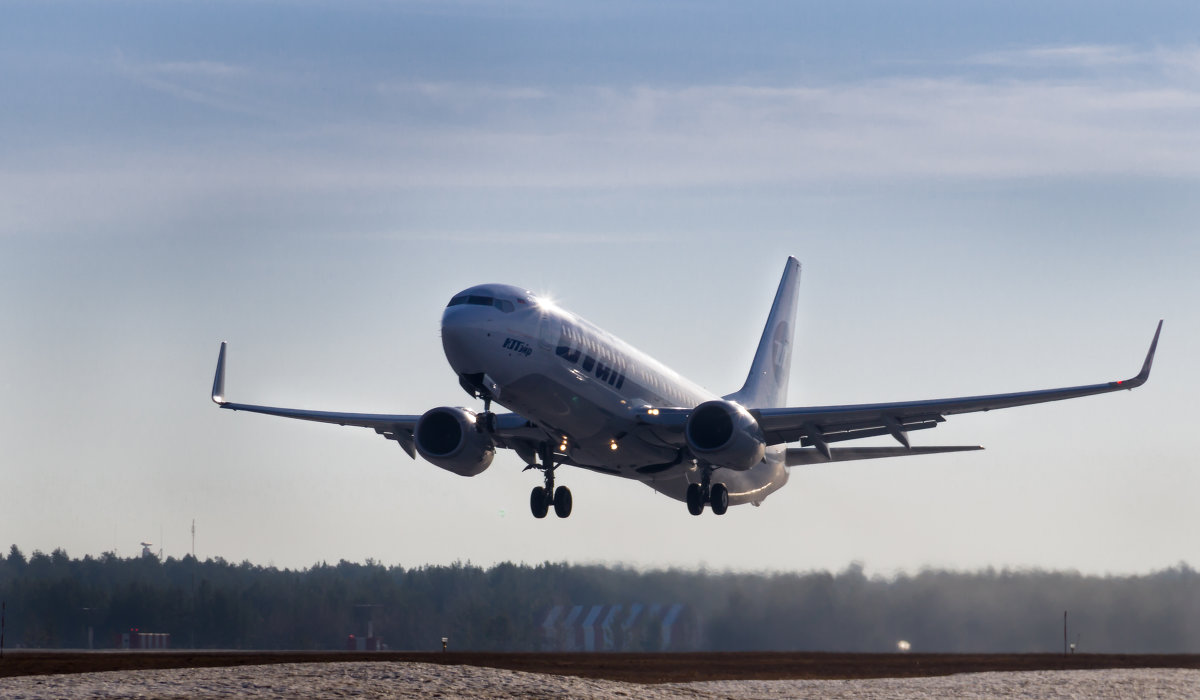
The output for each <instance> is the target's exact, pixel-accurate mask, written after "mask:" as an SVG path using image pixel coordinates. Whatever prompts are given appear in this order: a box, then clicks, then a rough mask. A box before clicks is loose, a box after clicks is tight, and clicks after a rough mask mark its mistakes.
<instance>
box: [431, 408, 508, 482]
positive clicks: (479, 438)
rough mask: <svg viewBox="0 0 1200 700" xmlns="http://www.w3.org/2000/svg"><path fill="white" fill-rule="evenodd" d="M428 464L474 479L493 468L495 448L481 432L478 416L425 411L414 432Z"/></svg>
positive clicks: (453, 410) (460, 411)
mask: <svg viewBox="0 0 1200 700" xmlns="http://www.w3.org/2000/svg"><path fill="white" fill-rule="evenodd" d="M413 441H414V442H415V443H416V447H417V452H418V453H420V455H421V457H423V458H425V461H427V462H430V463H432V464H434V465H436V466H439V467H441V468H442V469H445V470H446V471H448V472H454V473H455V474H458V475H459V476H475V475H476V474H480V473H482V472H483V470H485V469H487V468H488V467H489V466H491V464H492V458H493V457H495V456H496V446H495V444H494V443H493V442H492V438H491V436H489V435H488V434H487V433H484V432H482V431H481V430H479V428H478V422H477V420H476V416H475V412H474V411H470V410H468V409H465V408H451V407H448V406H442V407H440V408H432V409H430V410H428V411H426V412H425V413H424V414H423V415H422V416H421V418H420V419H419V420H417V427H416V429H415V430H414V431H413Z"/></svg>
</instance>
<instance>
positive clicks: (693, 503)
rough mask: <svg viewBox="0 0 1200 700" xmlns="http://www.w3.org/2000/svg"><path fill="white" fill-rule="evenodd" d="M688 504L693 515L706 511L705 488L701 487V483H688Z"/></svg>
mask: <svg viewBox="0 0 1200 700" xmlns="http://www.w3.org/2000/svg"><path fill="white" fill-rule="evenodd" d="M687 506H688V512H689V513H691V514H692V515H700V514H701V513H703V512H704V489H702V488H701V487H700V484H688V487H687Z"/></svg>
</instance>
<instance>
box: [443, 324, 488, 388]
mask: <svg viewBox="0 0 1200 700" xmlns="http://www.w3.org/2000/svg"><path fill="white" fill-rule="evenodd" d="M470 311H471V309H459V308H451V309H447V310H446V313H445V314H443V315H442V350H443V351H444V352H445V353H446V359H447V360H448V361H449V362H450V367H451V368H453V369H454V371H455V372H457V373H458V374H475V373H478V372H482V371H484V368H483V367H482V366H481V360H480V355H481V353H480V352H479V350H480V349H481V348H482V346H483V343H484V341H485V339H486V336H487V333H486V331H484V330H482V329H480V328H479V325H478V324H477V323H474V322H473V321H475V320H478V319H471V318H469V317H470V316H472V315H473V314H471V313H470Z"/></svg>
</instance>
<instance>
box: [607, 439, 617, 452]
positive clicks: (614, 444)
mask: <svg viewBox="0 0 1200 700" xmlns="http://www.w3.org/2000/svg"><path fill="white" fill-rule="evenodd" d="M608 449H610V450H616V449H617V441H616V440H613V441H611V442H609V443H608Z"/></svg>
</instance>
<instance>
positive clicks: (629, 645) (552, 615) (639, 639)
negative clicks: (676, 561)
mask: <svg viewBox="0 0 1200 700" xmlns="http://www.w3.org/2000/svg"><path fill="white" fill-rule="evenodd" d="M541 629H542V648H543V649H544V650H545V651H691V650H694V649H697V648H699V646H700V644H699V637H698V631H699V625H698V624H697V622H696V615H695V613H694V612H693V611H692V609H691V608H690V607H689V606H687V605H684V604H683V603H674V604H669V605H663V604H659V603H651V604H645V603H632V604H628V605H624V604H617V605H603V604H599V605H556V606H554V607H552V608H550V609H549V610H547V611H546V614H545V616H544V617H543V621H542V624H541Z"/></svg>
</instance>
